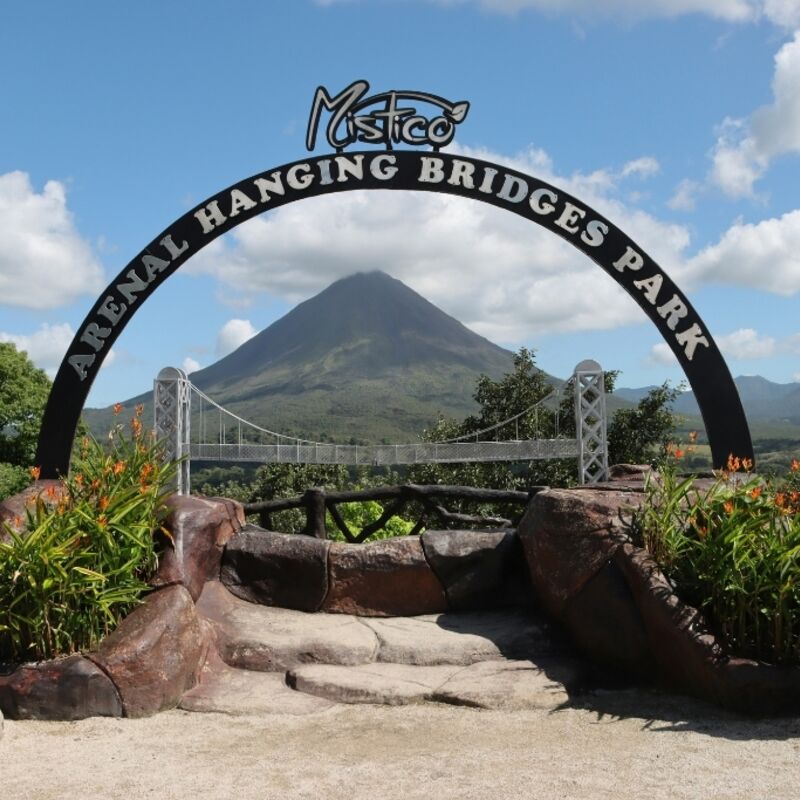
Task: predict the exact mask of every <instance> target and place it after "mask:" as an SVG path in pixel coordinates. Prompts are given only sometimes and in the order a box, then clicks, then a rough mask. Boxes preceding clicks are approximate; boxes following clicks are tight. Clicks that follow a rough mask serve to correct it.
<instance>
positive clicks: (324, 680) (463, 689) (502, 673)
mask: <svg viewBox="0 0 800 800" xmlns="http://www.w3.org/2000/svg"><path fill="white" fill-rule="evenodd" d="M586 679H587V673H586V670H585V668H584V666H583V665H582V664H581V663H580V662H577V661H574V660H571V659H565V658H559V659H553V660H549V661H541V662H540V663H533V662H531V661H518V660H514V661H511V660H506V659H503V660H498V661H480V662H477V663H475V664H471V665H469V666H467V667H458V666H435V667H430V666H428V667H420V666H413V665H409V664H388V663H378V664H362V665H360V666H356V667H340V666H336V665H332V664H305V665H303V666H300V667H295V668H294V669H292V670H289V672H288V673H287V676H286V682H287V683H288V684H289V686H292V687H293V688H295V689H297V690H298V691H300V692H305V693H307V694H311V695H315V696H316V697H318V698H325V699H326V700H330V701H334V702H337V703H378V704H383V705H393V706H394V705H408V704H411V703H422V702H439V703H450V704H453V705H463V706H471V707H474V708H486V709H508V710H524V709H528V710H530V709H540V710H542V709H544V710H548V711H551V710H555V709H557V708H559V707H560V706H563V705H565V704H567V703H568V702H569V700H570V692H571V691H576V690H577V689H579V688H580V687H582V686H583V685H584V684H585V682H586Z"/></svg>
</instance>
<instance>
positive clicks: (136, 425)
mask: <svg viewBox="0 0 800 800" xmlns="http://www.w3.org/2000/svg"><path fill="white" fill-rule="evenodd" d="M131 430H132V431H133V435H134V436H135V437H136V438H137V439H138V438H139V437H140V436H141V435H142V423H141V422H139V419H138V417H134V418H133V419H132V420H131Z"/></svg>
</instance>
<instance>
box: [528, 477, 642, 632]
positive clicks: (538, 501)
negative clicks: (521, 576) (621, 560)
mask: <svg viewBox="0 0 800 800" xmlns="http://www.w3.org/2000/svg"><path fill="white" fill-rule="evenodd" d="M643 501H644V494H643V493H641V492H636V491H625V490H620V489H597V490H591V489H588V488H584V489H581V490H571V489H548V490H546V491H543V492H539V493H538V494H537V495H536V496H535V497H534V498H533V500H531V502H530V504H529V505H528V508H527V510H526V511H525V515H524V516H523V518H522V519H521V520H520V523H519V528H518V531H517V534H518V536H519V538H520V541H521V542H522V547H523V550H524V552H525V558H526V560H527V562H528V569H529V570H530V576H531V582H532V584H533V588H534V591H535V593H536V594H537V596H538V598H539V599H540V600H541V602H542V603H543V604H544V606H545V607H546V608H547V609H548V610H549V611H550V613H552V614H553V615H554V616H555V617H556V618H557V619H559V620H561V621H565V616H564V615H565V609H566V604H567V601H568V600H569V599H570V598H572V597H574V596H575V595H576V594H577V593H578V592H579V591H580V590H581V589H582V588H583V587H584V586H585V585H586V584H587V583H588V582H589V580H591V578H593V577H594V576H595V575H596V574H597V573H598V572H599V571H600V569H601V568H602V567H603V566H604V565H605V564H606V562H607V561H608V559H609V558H610V556H611V555H612V553H613V551H614V550H615V549H616V547H617V546H618V545H619V542H620V541H621V539H623V538H624V537H625V534H626V530H625V528H626V524H627V523H628V522H629V521H630V518H631V514H632V510H633V509H634V508H638V507H640V506H641V504H642V502H643Z"/></svg>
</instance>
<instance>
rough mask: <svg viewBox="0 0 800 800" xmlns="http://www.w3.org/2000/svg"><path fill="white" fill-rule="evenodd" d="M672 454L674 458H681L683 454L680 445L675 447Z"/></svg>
mask: <svg viewBox="0 0 800 800" xmlns="http://www.w3.org/2000/svg"><path fill="white" fill-rule="evenodd" d="M673 455H674V456H675V458H683V455H684V454H683V450H681V449H680V447H676V448H675V452H674V453H673Z"/></svg>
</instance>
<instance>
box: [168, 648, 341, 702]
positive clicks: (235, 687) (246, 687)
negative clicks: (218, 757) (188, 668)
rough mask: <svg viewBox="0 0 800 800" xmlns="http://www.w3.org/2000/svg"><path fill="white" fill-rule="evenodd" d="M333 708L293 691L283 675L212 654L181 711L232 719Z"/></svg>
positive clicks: (321, 698) (184, 699)
mask: <svg viewBox="0 0 800 800" xmlns="http://www.w3.org/2000/svg"><path fill="white" fill-rule="evenodd" d="M333 705H334V703H333V701H331V700H326V699H325V698H323V697H320V696H314V695H312V694H305V693H303V692H296V691H294V690H293V689H291V688H289V687H288V686H287V685H286V680H285V676H284V674H283V673H281V672H254V671H252V670H246V669H236V668H234V667H229V666H228V665H227V664H225V663H224V662H223V661H221V660H220V659H219V657H218V656H214V655H213V654H212V656H211V657H210V658H209V660H208V662H206V665H205V667H204V668H203V671H202V673H201V675H200V682H199V683H198V685H197V686H195V687H194V688H193V689H190V690H189V691H188V692H186V694H184V695H183V698H182V699H181V702H180V704H179V708H182V709H183V710H184V711H203V712H215V713H220V714H229V715H232V716H245V715H262V714H289V715H292V716H305V715H307V714H317V713H319V712H320V711H325V710H327V709H328V708H331V707H332V706H333Z"/></svg>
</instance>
